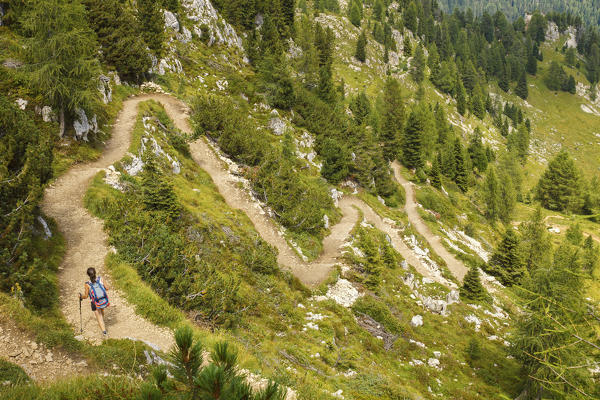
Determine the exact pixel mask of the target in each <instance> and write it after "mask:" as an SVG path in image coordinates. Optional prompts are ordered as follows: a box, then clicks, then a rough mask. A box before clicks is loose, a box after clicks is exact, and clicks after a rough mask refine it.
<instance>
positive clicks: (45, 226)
mask: <svg viewBox="0 0 600 400" xmlns="http://www.w3.org/2000/svg"><path fill="white" fill-rule="evenodd" d="M37 220H38V222H39V223H40V225H42V228H43V229H44V239H46V240H48V239H50V238H51V237H52V231H51V230H50V227H49V226H48V223H47V222H46V220H45V219H44V218H42V216H41V215H38V216H37Z"/></svg>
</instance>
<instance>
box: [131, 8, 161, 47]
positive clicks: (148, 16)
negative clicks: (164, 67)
mask: <svg viewBox="0 0 600 400" xmlns="http://www.w3.org/2000/svg"><path fill="white" fill-rule="evenodd" d="M137 7H138V18H139V20H140V23H141V25H142V37H143V38H144V41H145V42H146V44H147V45H148V47H149V48H150V50H152V52H153V53H154V55H155V56H156V57H158V58H161V57H162V56H163V54H164V49H165V46H164V41H165V28H164V26H165V21H164V16H163V14H162V12H161V11H160V4H159V3H157V2H156V1H154V0H138V1H137Z"/></svg>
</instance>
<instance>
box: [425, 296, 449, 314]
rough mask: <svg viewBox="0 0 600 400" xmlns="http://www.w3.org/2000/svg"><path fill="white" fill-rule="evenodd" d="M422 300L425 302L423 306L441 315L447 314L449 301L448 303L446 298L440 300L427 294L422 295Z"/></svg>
mask: <svg viewBox="0 0 600 400" xmlns="http://www.w3.org/2000/svg"><path fill="white" fill-rule="evenodd" d="M421 301H422V302H423V307H425V308H427V309H429V310H430V311H432V312H434V313H436V314H441V315H445V314H446V309H447V308H448V303H446V302H445V301H444V300H438V299H434V298H432V297H428V296H427V297H422V298H421Z"/></svg>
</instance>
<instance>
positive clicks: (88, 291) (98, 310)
mask: <svg viewBox="0 0 600 400" xmlns="http://www.w3.org/2000/svg"><path fill="white" fill-rule="evenodd" d="M87 275H88V277H89V278H90V280H89V281H88V282H86V283H85V286H84V289H83V293H84V294H83V295H82V294H81V293H79V301H81V300H83V299H87V298H88V297H89V299H90V300H91V302H92V311H94V313H95V314H96V320H98V325H99V326H100V330H101V331H102V334H103V335H104V337H105V338H106V337H107V332H106V326H105V325H104V309H105V308H106V307H108V306H109V305H110V303H109V301H108V295H107V294H106V291H107V290H108V289H109V288H108V286H107V285H106V284H105V283H104V282H103V281H102V278H101V277H96V269H95V268H91V267H90V268H88V269H87Z"/></svg>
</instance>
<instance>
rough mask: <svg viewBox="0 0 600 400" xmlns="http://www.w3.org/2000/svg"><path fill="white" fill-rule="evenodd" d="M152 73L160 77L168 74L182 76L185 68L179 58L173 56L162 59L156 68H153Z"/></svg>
mask: <svg viewBox="0 0 600 400" xmlns="http://www.w3.org/2000/svg"><path fill="white" fill-rule="evenodd" d="M151 72H155V73H157V74H158V75H164V74H166V73H167V72H173V73H175V74H180V73H182V72H183V66H182V65H181V61H179V59H178V58H176V57H175V56H172V55H171V56H168V57H166V58H163V59H161V60H160V61H159V62H158V65H157V66H156V67H152V69H151Z"/></svg>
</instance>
